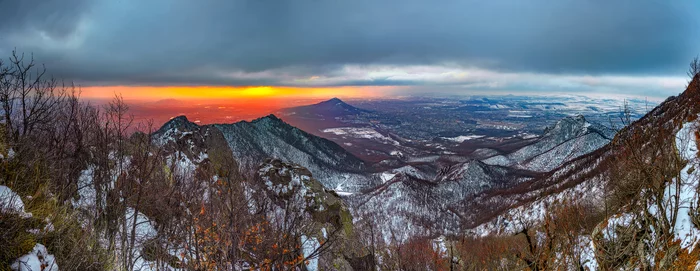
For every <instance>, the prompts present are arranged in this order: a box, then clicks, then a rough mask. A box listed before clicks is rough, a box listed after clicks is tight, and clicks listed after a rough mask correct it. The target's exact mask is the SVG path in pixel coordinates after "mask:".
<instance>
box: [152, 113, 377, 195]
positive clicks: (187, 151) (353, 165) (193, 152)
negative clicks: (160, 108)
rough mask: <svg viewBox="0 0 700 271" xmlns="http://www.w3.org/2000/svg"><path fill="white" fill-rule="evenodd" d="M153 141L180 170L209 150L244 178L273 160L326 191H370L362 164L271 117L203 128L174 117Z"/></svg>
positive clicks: (201, 158)
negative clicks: (223, 155) (295, 167)
mask: <svg viewBox="0 0 700 271" xmlns="http://www.w3.org/2000/svg"><path fill="white" fill-rule="evenodd" d="M154 140H155V141H156V142H158V143H160V144H161V145H171V146H172V148H170V149H172V152H173V154H172V157H173V158H172V160H174V161H175V162H177V163H179V164H180V165H181V166H180V167H188V166H189V165H192V164H197V163H198V162H199V161H202V160H204V159H206V158H207V156H208V152H210V151H212V150H214V149H218V150H221V149H227V150H228V151H229V152H230V153H231V154H232V158H233V159H234V160H235V161H236V162H237V163H238V166H239V171H240V172H241V174H242V175H243V176H245V177H247V178H252V177H253V176H254V174H255V173H256V170H257V168H258V166H259V165H260V163H262V162H263V161H264V160H265V159H267V158H276V159H280V160H282V161H283V162H286V163H295V164H299V165H301V166H303V167H305V168H307V169H309V170H310V171H311V172H312V173H313V174H314V176H316V178H317V179H318V180H319V181H320V182H321V183H323V184H324V185H325V186H326V187H329V188H334V187H337V186H342V187H343V188H344V189H345V190H347V191H351V192H352V191H358V190H359V189H362V188H365V187H368V186H371V185H372V183H371V182H372V180H373V178H370V177H369V176H368V175H367V174H365V173H364V169H365V164H364V162H363V161H362V160H360V159H358V158H357V157H355V156H353V155H352V154H350V153H349V152H347V151H346V150H345V149H343V148H342V147H340V146H338V145H337V144H336V143H334V142H332V141H330V140H327V139H323V138H320V137H317V136H314V135H311V134H309V133H306V132H304V131H302V130H300V129H297V128H295V127H293V126H291V125H289V124H287V123H285V122H284V121H282V120H280V119H279V118H277V117H275V116H274V115H269V116H266V117H263V118H260V119H256V120H253V121H251V122H247V121H241V122H237V123H232V124H213V125H203V126H198V125H196V124H194V123H191V122H189V121H188V120H187V118H185V117H184V116H180V117H177V118H174V119H172V120H171V121H169V122H168V123H166V124H165V125H163V127H162V128H161V129H159V130H158V131H157V132H156V133H154ZM183 153H184V155H183ZM189 167H191V166H189Z"/></svg>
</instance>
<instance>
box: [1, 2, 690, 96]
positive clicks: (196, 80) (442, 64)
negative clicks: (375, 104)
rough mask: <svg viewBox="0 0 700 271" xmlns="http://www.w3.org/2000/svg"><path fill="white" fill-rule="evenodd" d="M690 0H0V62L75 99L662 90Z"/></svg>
mask: <svg viewBox="0 0 700 271" xmlns="http://www.w3.org/2000/svg"><path fill="white" fill-rule="evenodd" d="M698 12H700V1H690V0H677V1H662V0H613V1H603V0H584V1H580V0H577V1H574V0H558V1H551V0H530V1H516V0H511V1H506V0H501V1H482V0H478V1H477V0H461V1H453V0H444V1H424V0H381V1H377V0H352V1H343V0H294V1H272V0H225V1H224V0H221V1H216V0H201V1H185V0H149V1H142V0H0V56H2V57H6V56H9V54H10V53H11V51H12V50H13V49H16V50H17V51H19V52H25V53H32V54H33V55H34V57H35V59H36V60H37V61H38V62H40V63H44V64H45V65H46V67H47V69H48V70H49V72H50V73H51V74H52V75H53V76H55V77H57V78H61V79H64V80H68V81H73V82H75V83H77V84H79V85H80V86H81V87H82V90H83V96H84V97H86V98H96V99H97V98H105V97H111V96H113V95H114V94H115V93H119V94H121V95H123V96H124V97H125V98H128V99H134V100H138V99H142V100H149V99H150V100H167V99H180V100H193V99H219V100H221V99H229V100H230V99H240V100H250V99H282V98H285V99H302V98H304V99H322V98H330V97H333V96H338V97H348V98H353V97H354V98H358V97H398V96H410V95H443V94H444V95H472V94H490V93H491V94H516V95H517V94H531V93H535V94H543V95H547V94H549V93H577V94H595V95H599V96H600V95H602V96H605V95H629V96H638V97H639V96H644V97H656V98H664V97H666V96H669V95H676V94H678V93H679V92H681V91H682V90H683V87H684V86H685V84H686V83H687V78H686V75H685V70H686V67H687V65H688V62H689V61H690V60H691V59H692V58H693V57H694V56H696V55H697V54H698V53H700V43H699V42H698V41H700V19H698V16H696V15H697V14H698Z"/></svg>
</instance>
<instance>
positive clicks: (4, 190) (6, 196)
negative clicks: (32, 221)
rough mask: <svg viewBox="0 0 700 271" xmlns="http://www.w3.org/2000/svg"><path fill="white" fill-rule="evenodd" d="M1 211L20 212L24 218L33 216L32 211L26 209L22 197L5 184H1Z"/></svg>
mask: <svg viewBox="0 0 700 271" xmlns="http://www.w3.org/2000/svg"><path fill="white" fill-rule="evenodd" d="M0 212H5V213H14V214H18V215H19V216H21V217H23V218H30V217H32V213H27V212H25V211H24V202H22V198H21V197H20V196H19V195H17V193H15V192H14V191H12V189H10V188H9V187H7V186H4V185H0Z"/></svg>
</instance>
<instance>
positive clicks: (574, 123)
mask: <svg viewBox="0 0 700 271" xmlns="http://www.w3.org/2000/svg"><path fill="white" fill-rule="evenodd" d="M614 135H615V132H614V131H613V130H611V129H609V128H606V127H604V126H602V125H599V124H593V123H590V122H588V121H586V119H585V118H584V117H583V116H576V117H567V118H564V119H562V120H560V121H559V122H557V123H556V124H554V125H552V126H550V127H547V129H545V131H544V134H543V135H542V136H541V137H540V138H539V139H538V140H537V141H535V142H534V143H532V144H530V145H527V146H525V147H522V148H520V149H518V150H516V151H514V152H511V153H509V154H506V155H497V156H493V157H489V158H487V159H484V160H483V161H484V162H485V163H487V164H489V165H500V166H508V167H511V166H513V167H517V168H520V169H527V170H533V171H539V172H546V171H550V170H552V169H555V168H557V167H559V166H560V165H562V164H564V163H565V162H568V161H571V160H573V159H574V158H576V157H579V156H581V155H584V154H587V153H590V152H592V151H594V150H597V149H599V148H600V147H602V146H605V144H607V143H609V142H610V140H612V138H613V136H614Z"/></svg>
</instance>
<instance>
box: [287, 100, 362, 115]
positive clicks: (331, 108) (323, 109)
mask: <svg viewBox="0 0 700 271" xmlns="http://www.w3.org/2000/svg"><path fill="white" fill-rule="evenodd" d="M282 112H283V113H284V114H285V115H289V116H293V117H294V118H313V119H333V118H335V117H340V116H348V115H359V114H363V113H370V112H371V111H369V110H364V109H360V108H357V107H354V106H352V105H349V104H347V103H345V102H344V101H342V100H340V99H338V98H333V99H330V100H327V101H323V102H320V103H317V104H312V105H305V106H299V107H292V108H287V109H283V110H282Z"/></svg>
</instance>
